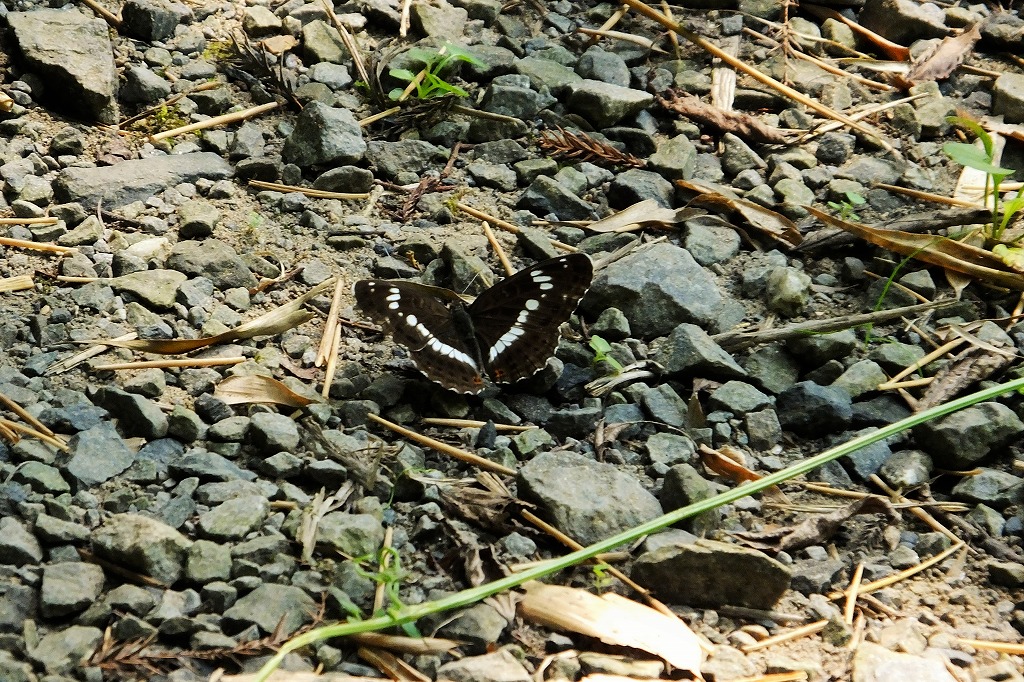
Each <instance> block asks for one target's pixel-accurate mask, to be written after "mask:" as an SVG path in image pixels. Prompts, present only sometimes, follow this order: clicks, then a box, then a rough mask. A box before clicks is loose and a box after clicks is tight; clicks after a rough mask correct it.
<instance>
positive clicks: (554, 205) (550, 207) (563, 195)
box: [516, 175, 595, 220]
mask: <svg viewBox="0 0 1024 682" xmlns="http://www.w3.org/2000/svg"><path fill="white" fill-rule="evenodd" d="M516 206H518V207H519V208H525V209H526V210H528V211H532V212H533V213H535V214H536V215H538V216H540V217H542V218H543V217H544V216H547V215H549V214H554V215H556V216H557V217H558V219H559V220H590V219H593V218H594V217H595V211H594V207H593V206H592V205H591V204H590V203H588V202H586V201H584V200H583V199H580V198H579V197H578V196H576V195H575V194H573V193H572V192H570V191H569V190H568V189H566V188H565V187H564V186H562V185H560V184H559V183H558V181H556V180H555V179H554V178H551V177H548V176H547V175H538V176H537V177H536V178H535V179H534V181H533V182H532V183H530V186H529V187H527V188H526V190H525V191H524V192H523V193H522V194H521V195H520V197H519V201H518V202H517V203H516Z"/></svg>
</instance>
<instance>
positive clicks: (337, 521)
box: [316, 512, 384, 556]
mask: <svg viewBox="0 0 1024 682" xmlns="http://www.w3.org/2000/svg"><path fill="white" fill-rule="evenodd" d="M383 542H384V527H383V526H382V525H381V522H380V519H378V518H377V517H376V516H374V515H373V514H347V513H343V512H331V513H329V514H326V515H325V516H324V517H323V518H322V519H321V520H320V525H319V527H318V529H317V535H316V544H317V547H319V548H320V549H321V551H323V552H325V553H327V554H328V556H331V555H334V554H341V555H345V556H364V555H366V554H372V553H373V552H376V551H377V550H379V549H380V546H381V544H382V543H383Z"/></svg>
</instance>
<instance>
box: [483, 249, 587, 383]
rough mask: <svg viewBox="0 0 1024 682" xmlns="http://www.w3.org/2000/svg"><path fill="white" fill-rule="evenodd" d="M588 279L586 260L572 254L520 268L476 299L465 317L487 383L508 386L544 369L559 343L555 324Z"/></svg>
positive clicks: (575, 301) (562, 318)
mask: <svg viewBox="0 0 1024 682" xmlns="http://www.w3.org/2000/svg"><path fill="white" fill-rule="evenodd" d="M593 276H594V266H593V264H592V263H591V262H590V258H589V257H588V256H586V255H584V254H582V253H573V254H568V255H565V256H558V257H557V258H549V259H548V260H545V261H541V262H540V263H537V264H536V265H533V266H531V267H529V268H526V269H524V270H520V271H519V272H517V273H516V274H514V275H512V276H510V277H507V278H505V279H503V280H501V281H500V282H498V283H497V284H495V285H494V286H493V287H491V288H490V289H488V290H487V291H485V292H483V293H482V294H480V296H478V297H477V299H476V300H475V301H474V302H473V304H472V305H471V306H470V307H469V315H470V317H471V318H472V320H473V327H474V329H475V330H476V335H477V338H478V339H479V341H480V353H481V355H482V356H483V358H482V359H483V362H484V365H485V366H486V368H487V373H488V374H489V375H490V376H491V378H492V379H494V380H495V381H497V382H500V383H512V382H515V381H518V380H520V379H525V378H526V377H529V376H532V375H533V374H534V373H536V372H537V370H539V369H540V368H541V367H543V366H544V363H545V362H547V359H548V358H549V357H551V354H552V353H553V352H554V350H555V345H556V344H557V343H558V327H559V325H561V324H562V323H563V322H565V321H566V320H568V319H569V316H570V315H572V312H573V311H574V310H575V309H576V306H577V305H578V304H579V302H580V299H581V298H583V294H585V293H586V292H587V289H589V288H590V281H591V279H592V278H593Z"/></svg>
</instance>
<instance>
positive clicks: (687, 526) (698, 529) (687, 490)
mask: <svg viewBox="0 0 1024 682" xmlns="http://www.w3.org/2000/svg"><path fill="white" fill-rule="evenodd" d="M717 492H718V491H717V490H716V489H715V486H714V485H712V483H711V482H710V481H708V480H707V479H705V478H704V477H703V476H701V475H700V472H698V471H697V470H696V469H695V468H693V466H691V465H689V464H677V465H675V466H673V467H672V468H671V469H669V470H668V471H667V472H666V473H665V480H664V484H663V485H662V488H661V506H662V507H663V508H664V509H665V511H666V512H671V511H675V510H677V509H682V508H683V507H686V506H689V505H691V504H695V503H697V502H701V501H703V500H707V499H710V498H712V497H714V496H715V495H716V494H717ZM721 522H722V512H721V510H719V509H712V510H709V511H706V512H704V513H703V514H697V515H695V516H690V517H689V518H687V519H685V520H684V521H683V522H682V523H681V524H678V525H680V526H681V527H682V528H683V529H684V530H686V531H689V532H690V533H693V534H694V535H697V536H699V537H703V536H706V535H709V534H710V533H711V532H712V531H714V530H715V529H717V528H718V527H719V525H720V524H721Z"/></svg>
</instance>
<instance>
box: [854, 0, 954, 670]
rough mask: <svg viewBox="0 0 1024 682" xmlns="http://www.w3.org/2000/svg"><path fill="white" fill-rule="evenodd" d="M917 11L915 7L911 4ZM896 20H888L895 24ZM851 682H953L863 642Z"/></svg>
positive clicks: (938, 666) (934, 660)
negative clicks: (892, 681) (874, 681)
mask: <svg viewBox="0 0 1024 682" xmlns="http://www.w3.org/2000/svg"><path fill="white" fill-rule="evenodd" d="M914 6H915V7H917V5H916V3H915V4H914ZM894 20H895V17H894V18H892V19H890V21H894ZM851 675H852V679H857V680H914V682H954V681H955V680H956V678H955V677H953V675H951V674H950V673H949V671H948V670H946V665H945V664H944V663H943V661H942V660H941V659H940V658H938V657H935V656H916V655H912V654H908V653H899V652H896V651H890V650H889V649H887V648H885V647H884V646H881V645H879V644H874V643H871V642H864V643H863V644H862V645H860V646H858V647H857V653H856V654H854V656H853V662H852V672H851Z"/></svg>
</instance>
